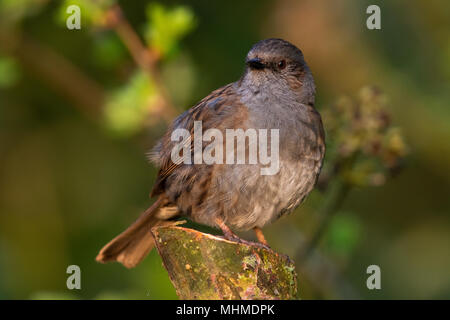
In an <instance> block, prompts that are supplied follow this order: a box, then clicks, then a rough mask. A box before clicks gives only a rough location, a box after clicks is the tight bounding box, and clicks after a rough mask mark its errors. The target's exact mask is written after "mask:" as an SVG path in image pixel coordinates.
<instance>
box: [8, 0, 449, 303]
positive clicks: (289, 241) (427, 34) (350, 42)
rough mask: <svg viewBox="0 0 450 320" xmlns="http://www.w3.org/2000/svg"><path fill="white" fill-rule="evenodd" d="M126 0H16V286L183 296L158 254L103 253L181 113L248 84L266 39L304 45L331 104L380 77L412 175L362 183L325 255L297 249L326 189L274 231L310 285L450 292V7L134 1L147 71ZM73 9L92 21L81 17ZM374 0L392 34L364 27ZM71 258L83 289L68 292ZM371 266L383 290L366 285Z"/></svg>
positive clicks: (327, 239)
mask: <svg viewBox="0 0 450 320" xmlns="http://www.w3.org/2000/svg"><path fill="white" fill-rule="evenodd" d="M114 3H115V1H112V0H104V1H88V0H83V1H82V0H80V1H46V0H21V1H12V0H0V299H46V298H57V299H59V298H61V299H62V298H69V299H71V298H73V299H80V298H84V299H104V298H106V299H107V298H117V299H173V298H176V295H175V291H174V289H173V287H172V285H171V283H170V281H169V279H168V276H167V273H166V271H165V270H164V268H163V267H162V264H161V260H160V258H159V256H158V255H157V253H156V252H155V251H153V252H152V253H151V254H150V255H149V257H148V258H147V259H145V261H144V262H143V263H142V264H141V265H139V266H138V267H137V268H135V269H132V270H126V269H125V268H124V267H122V266H121V265H119V264H108V265H101V264H98V263H96V262H95V256H96V254H97V252H98V250H99V249H100V248H101V247H102V245H104V244H105V243H106V242H107V241H109V240H110V239H111V238H112V237H113V236H115V235H116V234H117V233H118V232H120V231H122V230H123V229H124V228H125V227H126V226H128V224H129V223H130V222H131V221H133V220H134V219H135V218H136V217H137V215H138V214H139V212H140V211H141V210H143V209H145V208H146V207H148V205H149V204H150V203H151V200H149V197H148V194H149V191H150V189H151V186H152V183H153V182H154V179H155V175H156V168H154V167H153V166H152V165H150V164H149V163H148V161H147V159H146V156H145V154H146V152H147V151H148V150H149V149H150V148H151V146H153V145H154V144H155V142H156V141H157V139H158V138H159V137H160V136H161V135H162V134H163V132H164V129H165V128H166V126H167V122H168V121H169V119H171V118H173V117H174V116H175V115H176V114H179V113H181V112H182V111H183V110H185V109H187V108H189V107H190V106H192V105H193V104H195V103H196V102H197V101H198V100H199V99H201V98H202V97H204V96H206V95H207V94H208V93H209V92H210V91H212V90H213V89H216V88H218V87H220V86H222V85H224V84H227V83H229V82H232V81H235V80H237V79H238V78H239V77H240V75H241V73H242V71H243V69H244V63H243V62H244V58H245V55H246V53H247V51H248V50H249V49H250V47H251V46H252V44H253V43H255V42H256V41H258V40H260V39H263V38H268V37H279V38H284V39H286V40H288V41H290V42H292V43H294V44H295V45H297V46H298V47H299V48H301V49H302V51H303V53H304V55H305V58H306V60H307V61H308V63H309V65H310V67H311V70H312V72H313V74H314V77H315V80H316V85H317V100H316V102H317V103H316V105H317V108H318V109H319V111H321V112H322V113H325V114H326V113H327V110H328V109H329V108H331V106H333V104H335V103H336V101H340V100H339V99H341V97H342V96H347V97H350V99H357V98H356V97H358V95H360V94H361V88H363V87H367V86H368V85H375V86H376V87H377V88H378V89H377V90H380V91H381V92H383V97H386V100H385V104H384V105H385V106H384V109H385V111H386V112H387V113H389V114H390V118H391V123H392V124H393V125H395V130H397V131H395V132H397V133H398V135H400V134H401V138H399V136H395V138H393V139H394V140H393V141H397V142H398V144H400V145H401V147H399V148H400V149H402V152H401V155H402V160H401V165H400V166H399V169H398V170H397V171H398V172H396V173H395V174H393V175H389V176H388V177H387V176H386V177H384V176H382V175H379V174H378V175H372V176H371V179H372V178H373V179H372V180H371V181H375V182H374V183H366V184H364V183H362V184H358V183H354V184H353V185H352V187H351V189H350V190H349V192H348V194H346V196H345V198H343V201H342V204H340V205H339V206H336V210H335V211H336V212H333V213H332V215H331V216H330V217H329V218H327V219H328V222H327V224H326V228H325V230H324V232H323V234H321V237H320V239H319V241H318V243H317V245H315V246H314V248H313V250H314V253H312V254H310V255H307V256H303V255H301V254H299V253H298V252H299V251H300V250H302V246H303V244H304V243H307V242H308V239H311V238H312V237H313V235H314V234H316V233H317V229H318V225H319V224H320V223H319V222H320V221H322V220H323V219H322V218H323V217H321V215H320V214H319V210H317V208H318V207H320V205H321V202H323V201H327V199H326V197H327V196H324V195H323V194H321V192H320V191H318V190H316V191H314V193H313V194H312V195H311V196H310V197H309V198H308V200H307V201H306V202H305V204H304V205H302V206H301V207H300V208H298V209H297V210H296V211H295V212H294V213H293V214H291V215H289V216H287V217H283V218H282V219H281V220H279V221H278V222H277V223H276V224H274V225H272V226H269V227H267V228H266V230H265V231H266V237H267V238H268V241H269V243H270V244H271V245H272V247H273V248H274V249H275V250H277V251H280V252H283V253H286V254H288V255H290V256H291V257H292V258H293V259H295V261H296V264H297V266H298V268H299V270H298V272H299V291H300V296H301V297H302V298H303V299H321V298H324V299H327V298H355V297H356V298H364V299H378V298H386V299H401V298H417V299H430V298H438V299H444V298H445V299H448V298H450V197H449V195H450V143H449V141H450V108H449V107H450V106H449V100H450V99H449V98H450V90H449V89H450V2H448V1H445V0H441V1H438V0H436V1H420V0H413V1H406V0H397V1H389V2H388V1H331V0H329V1H325V0H320V1H317V0H314V1H313V0H306V1H290V0H280V1H271V0H264V1H164V4H158V3H154V2H149V1H127V2H126V1H119V4H120V7H121V8H122V11H123V13H124V16H125V17H126V19H127V20H128V22H129V24H130V25H129V26H131V29H132V30H134V32H135V33H134V34H136V33H137V34H139V37H140V38H141V39H142V41H143V43H144V44H145V45H146V46H148V47H149V48H150V49H151V51H152V52H153V55H150V57H151V59H150V63H149V65H150V67H149V68H148V69H149V70H146V68H145V67H143V66H142V65H139V61H136V57H134V56H133V50H130V43H128V44H127V39H128V40H129V41H131V46H133V40H130V39H132V38H130V37H131V36H132V34H130V32H129V31H130V30H129V29H126V28H125V29H120V28H117V25H114V16H113V15H112V13H111V7H114ZM70 4H78V5H79V6H80V7H81V30H68V29H67V27H66V21H65V19H66V18H67V17H68V16H69V14H67V13H66V11H65V10H66V8H67V7H68V6H69V5H70ZM370 4H378V5H379V6H380V8H381V27H382V28H381V30H368V29H367V28H366V19H367V17H368V15H367V14H366V8H367V6H368V5H370ZM111 16H113V17H111ZM111 21H112V22H111ZM155 52H156V55H155V54H154V53H155ZM152 59H154V60H152ZM138 60H139V59H138ZM152 61H153V62H152ZM137 62H138V63H137ZM153 68H155V70H156V71H155V70H153ZM148 74H150V77H149V76H148ZM162 92H163V93H162ZM362 94H363V95H364V90H363V93H362ZM161 97H163V98H161ZM324 120H325V127H326V129H327V133H328V136H327V139H328V142H329V143H330V144H333V139H335V138H336V137H335V136H334V135H333V132H335V131H331V132H330V131H328V129H329V127H330V126H331V123H330V124H329V125H328V128H327V123H328V122H327V119H324ZM328 121H331V120H329V119H328ZM396 139H397V140H396ZM393 143H394V142H393ZM330 161H331V160H330ZM363 171H364V170H363ZM330 197H331V196H330ZM321 219H322V220H321ZM202 230H208V231H211V230H210V229H202ZM244 236H245V237H251V235H250V234H245V235H244ZM72 264H75V265H78V266H80V268H81V275H82V280H81V283H82V289H81V290H73V291H70V290H68V289H67V287H66V279H67V277H68V275H67V274H66V268H67V266H69V265H72ZM372 264H375V265H378V266H380V268H381V284H382V287H381V290H368V289H367V287H366V279H367V277H368V275H367V273H366V269H367V267H368V266H369V265H372Z"/></svg>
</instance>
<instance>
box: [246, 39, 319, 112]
mask: <svg viewBox="0 0 450 320" xmlns="http://www.w3.org/2000/svg"><path fill="white" fill-rule="evenodd" d="M245 63H246V71H245V73H244V76H243V80H244V82H245V83H246V84H247V85H250V86H253V87H254V88H256V90H255V91H258V89H261V90H267V89H269V90H270V89H271V88H272V89H276V90H283V91H284V90H290V91H293V92H295V93H296V94H298V95H300V96H301V99H302V102H303V103H305V104H311V103H312V104H314V94H315V86H314V79H313V77H312V74H311V71H310V70H309V67H308V65H307V64H306V62H305V60H304V58H303V53H302V52H301V51H300V49H298V48H297V47H296V46H294V45H293V44H291V43H289V42H287V41H285V40H282V39H266V40H261V41H259V42H257V43H256V44H255V45H254V46H253V47H252V48H251V49H250V51H249V53H248V54H247V57H246V60H245Z"/></svg>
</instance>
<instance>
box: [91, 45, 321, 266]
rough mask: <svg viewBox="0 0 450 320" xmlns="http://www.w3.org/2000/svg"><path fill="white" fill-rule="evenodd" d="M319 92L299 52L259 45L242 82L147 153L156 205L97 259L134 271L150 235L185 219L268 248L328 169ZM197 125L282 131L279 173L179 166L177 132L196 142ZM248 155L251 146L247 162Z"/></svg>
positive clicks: (182, 118) (220, 92)
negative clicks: (280, 223) (269, 230)
mask: <svg viewBox="0 0 450 320" xmlns="http://www.w3.org/2000/svg"><path fill="white" fill-rule="evenodd" d="M315 93H316V88H315V84H314V79H313V76H312V73H311V70H310V68H309V67H308V65H307V63H306V61H305V59H304V56H303V53H302V51H301V50H300V49H298V48H297V47H296V46H295V45H293V44H291V43H290V42H288V41H285V40H283V39H277V38H270V39H265V40H261V41H259V42H257V43H256V44H254V45H253V46H252V47H251V49H250V51H249V52H248V54H247V56H246V58H245V68H244V72H243V74H242V76H241V77H240V79H239V80H237V81H235V82H233V83H230V84H228V85H225V86H223V87H221V88H219V89H217V90H215V91H213V92H211V93H210V94H209V95H208V96H206V97H205V98H204V99H202V100H201V101H200V102H198V103H197V104H196V105H195V106H193V107H192V108H190V109H188V110H187V111H185V112H184V113H182V114H181V115H179V116H178V117H177V118H176V119H175V120H174V121H173V122H172V124H171V125H170V126H169V127H168V129H167V132H166V133H165V134H164V135H163V137H162V138H161V140H160V141H159V142H158V143H157V144H156V146H155V147H154V148H153V150H152V151H151V152H150V153H149V158H150V160H151V161H152V162H153V163H154V164H155V165H156V166H157V167H159V172H158V175H157V178H156V182H155V184H154V187H153V190H152V191H151V194H150V196H151V197H154V198H156V200H155V202H154V203H153V205H151V206H150V207H149V208H148V209H147V210H145V211H144V212H143V213H142V214H141V216H140V217H139V218H138V219H137V220H136V221H135V222H134V223H133V224H131V225H130V226H129V227H128V228H127V229H126V230H125V231H124V232H122V233H121V234H119V235H118V236H117V237H115V238H114V239H113V240H111V241H110V242H109V243H108V244H106V245H105V246H104V247H103V248H102V249H101V251H100V252H99V254H98V256H97V258H96V260H97V261H98V262H101V263H106V262H110V261H117V262H119V263H121V264H123V265H124V266H125V267H127V268H132V267H135V266H136V265H137V264H139V263H140V262H141V261H142V260H143V259H144V258H145V256H146V255H147V254H148V253H149V252H150V251H151V249H152V248H153V247H154V246H155V243H154V238H153V236H152V233H151V230H152V228H154V227H156V226H168V225H173V224H176V223H177V222H176V219H179V218H180V217H188V218H189V219H191V220H193V221H194V222H197V223H200V224H204V225H208V226H211V227H214V228H217V229H221V230H222V232H223V234H224V238H225V239H227V240H230V241H235V242H242V243H246V244H249V243H250V244H255V245H257V244H259V245H261V246H263V247H265V248H269V245H268V243H267V241H266V239H265V237H264V234H263V232H262V228H263V227H264V226H266V225H268V224H270V223H272V222H274V221H275V220H277V219H278V218H280V217H281V216H283V215H286V214H288V213H290V212H292V211H293V210H294V209H295V208H297V207H298V206H299V205H300V204H301V203H302V202H303V200H304V199H305V198H306V196H307V195H308V194H309V193H310V192H311V191H312V190H313V188H314V186H315V184H316V182H317V180H318V177H319V174H320V171H321V168H322V165H323V159H324V155H325V131H324V128H323V124H322V119H321V116H320V114H319V112H318V111H317V109H316V107H315ZM196 122H201V124H202V128H203V130H205V129H215V130H216V131H215V132H216V133H223V134H224V135H225V136H226V134H225V132H226V131H227V130H230V129H234V130H239V129H242V130H249V129H258V130H261V129H266V130H273V129H276V130H278V131H277V132H278V145H277V146H276V147H277V148H278V150H275V149H277V148H273V149H274V150H272V151H278V171H276V173H275V174H265V175H264V174H261V168H262V167H264V164H262V163H212V164H207V163H195V162H194V163H192V161H191V162H186V161H184V162H180V161H174V160H173V150H174V148H175V146H176V142H177V141H174V140H173V139H172V138H173V132H174V131H175V130H177V129H183V130H185V132H188V133H189V134H190V137H192V136H193V135H194V127H195V123H196ZM271 132H272V131H271ZM274 136H275V134H274ZM194 138H195V137H194ZM217 143H218V144H220V140H218V141H217ZM222 143H223V144H224V142H222ZM185 144H186V145H185V147H186V150H187V152H186V153H190V155H194V157H195V153H194V149H195V146H194V144H195V142H194V141H193V139H190V140H187V142H186V143H185ZM199 146H200V150H201V151H205V148H206V147H207V144H206V143H205V142H204V141H201V142H200V145H199ZM216 146H217V144H216ZM197 147H198V146H197ZM249 150H250V145H249V144H247V145H246V147H245V150H244V151H245V154H246V155H248V153H249ZM227 152H228V151H227ZM244 230H254V231H255V234H256V237H257V239H258V241H259V242H257V243H256V242H250V241H247V240H244V239H241V238H240V237H239V236H238V235H236V233H235V232H236V231H244Z"/></svg>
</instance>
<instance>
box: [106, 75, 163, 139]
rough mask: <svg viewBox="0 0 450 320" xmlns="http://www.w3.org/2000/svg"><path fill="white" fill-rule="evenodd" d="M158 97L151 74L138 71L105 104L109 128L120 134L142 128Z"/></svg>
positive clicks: (134, 131) (127, 133) (126, 133)
mask: <svg viewBox="0 0 450 320" xmlns="http://www.w3.org/2000/svg"><path fill="white" fill-rule="evenodd" d="M155 99H156V90H155V86H154V84H153V82H152V81H151V79H150V78H149V76H148V75H147V74H145V73H143V72H137V73H136V74H135V75H133V76H132V78H131V79H130V80H129V82H128V83H127V84H126V85H125V86H124V87H121V88H119V89H117V90H116V91H115V92H113V93H112V94H111V95H110V97H109V98H108V101H107V102H106V105H105V120H106V124H107V126H108V128H110V129H111V130H113V131H114V132H115V133H117V134H119V135H129V134H131V133H136V132H137V131H139V130H141V129H142V127H143V125H144V124H145V119H147V118H148V115H149V113H150V108H151V106H152V104H153V102H154V101H155Z"/></svg>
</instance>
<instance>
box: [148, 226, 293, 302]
mask: <svg viewBox="0 0 450 320" xmlns="http://www.w3.org/2000/svg"><path fill="white" fill-rule="evenodd" d="M152 233H153V235H154V237H155V242H156V247H157V249H158V252H159V254H160V256H161V257H162V260H163V264H164V267H165V268H166V270H167V272H168V273H169V277H170V280H171V281H172V283H173V285H174V287H175V289H176V291H177V295H178V297H179V298H180V299H219V300H229V299H233V300H234V299H246V300H247V299H251V300H253V299H255V300H256V299H296V298H297V274H296V272H295V266H294V264H293V262H292V261H291V260H290V259H289V257H287V256H285V255H282V254H279V253H276V252H275V251H272V250H268V249H265V248H262V247H258V246H253V245H248V244H243V243H237V242H233V241H229V240H226V239H224V238H222V237H219V236H213V235H210V234H206V233H202V232H199V231H196V230H193V229H188V228H183V227H178V226H162V227H155V228H153V229H152Z"/></svg>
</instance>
